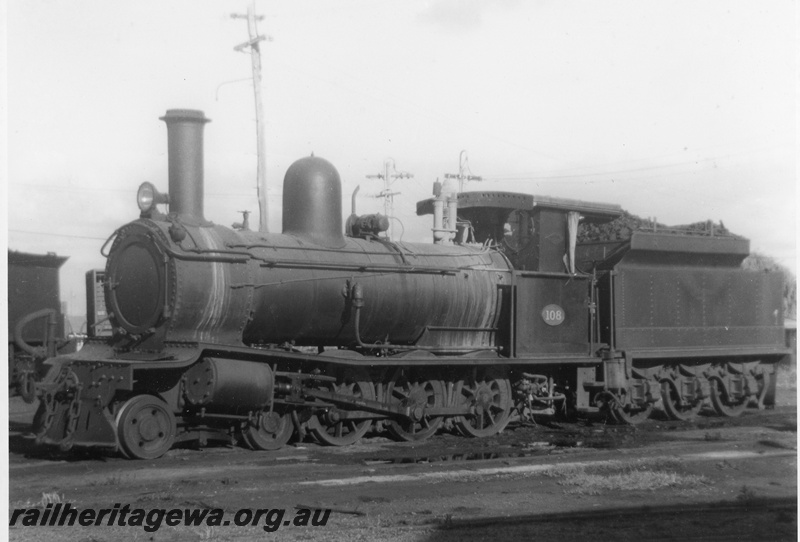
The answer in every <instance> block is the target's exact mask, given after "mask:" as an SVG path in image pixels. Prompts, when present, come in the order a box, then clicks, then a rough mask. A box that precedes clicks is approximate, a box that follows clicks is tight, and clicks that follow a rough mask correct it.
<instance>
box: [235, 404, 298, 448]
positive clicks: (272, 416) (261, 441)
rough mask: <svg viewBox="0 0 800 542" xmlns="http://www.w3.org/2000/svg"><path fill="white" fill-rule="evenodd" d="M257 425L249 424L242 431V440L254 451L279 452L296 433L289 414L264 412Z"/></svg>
mask: <svg viewBox="0 0 800 542" xmlns="http://www.w3.org/2000/svg"><path fill="white" fill-rule="evenodd" d="M256 423H257V425H253V424H252V423H250V422H248V424H247V426H246V427H245V428H244V429H242V439H243V440H244V442H245V444H247V446H248V447H249V448H250V449H252V450H278V449H280V448H282V447H283V446H284V445H285V444H286V443H287V442H289V439H290V438H292V433H294V424H293V423H292V418H291V416H289V414H281V413H278V412H268V411H264V412H261V413H260V414H259V415H258V419H257V421H256Z"/></svg>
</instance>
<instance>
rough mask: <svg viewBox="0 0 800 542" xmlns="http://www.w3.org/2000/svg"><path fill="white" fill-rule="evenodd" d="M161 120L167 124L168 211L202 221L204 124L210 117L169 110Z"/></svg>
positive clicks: (185, 217)
mask: <svg viewBox="0 0 800 542" xmlns="http://www.w3.org/2000/svg"><path fill="white" fill-rule="evenodd" d="M160 120H163V121H164V122H166V123H167V140H168V147H169V210H170V212H171V213H175V214H177V215H179V216H180V217H182V218H184V219H190V220H191V221H193V222H195V221H196V222H198V223H203V222H205V218H203V125H205V123H206V122H209V119H207V118H206V117H205V115H204V114H203V112H202V111H197V110H194V109H170V110H168V111H167V113H166V115H164V116H163V117H161V119H160Z"/></svg>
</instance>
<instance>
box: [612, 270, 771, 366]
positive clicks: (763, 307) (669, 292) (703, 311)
mask: <svg viewBox="0 0 800 542" xmlns="http://www.w3.org/2000/svg"><path fill="white" fill-rule="evenodd" d="M613 281H614V309H615V321H616V333H615V339H616V347H617V348H618V349H620V350H637V351H641V350H648V349H662V350H663V349H672V348H700V349H706V348H731V349H734V350H736V349H738V348H739V347H780V346H782V344H783V333H784V332H783V311H782V301H781V292H782V284H781V277H780V276H778V275H776V274H765V273H756V272H753V273H750V272H745V271H743V270H741V269H735V268H733V269H724V268H715V269H714V268H684V267H663V266H662V267H657V266H650V265H647V266H626V265H624V264H622V265H619V266H617V268H616V273H615V276H614V277H613Z"/></svg>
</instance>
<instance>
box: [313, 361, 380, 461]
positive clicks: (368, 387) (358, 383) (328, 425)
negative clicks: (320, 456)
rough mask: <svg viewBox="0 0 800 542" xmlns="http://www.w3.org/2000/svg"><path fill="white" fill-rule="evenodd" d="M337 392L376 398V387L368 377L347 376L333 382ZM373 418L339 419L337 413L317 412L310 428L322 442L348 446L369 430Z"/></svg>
mask: <svg viewBox="0 0 800 542" xmlns="http://www.w3.org/2000/svg"><path fill="white" fill-rule="evenodd" d="M331 389H332V390H333V391H335V392H336V393H341V394H344V395H352V396H355V397H361V398H363V399H370V400H372V399H375V389H374V388H373V386H372V383H371V382H370V381H369V380H368V379H367V378H366V377H363V376H362V377H357V378H347V379H345V380H344V382H337V383H335V384H333V383H331ZM371 424H372V420H337V419H336V416H335V413H334V415H330V413H323V414H317V415H315V416H313V417H312V418H311V419H310V420H308V429H309V431H310V432H311V433H312V434H313V435H314V437H316V439H317V440H318V441H319V442H320V443H321V444H327V445H328V446H347V445H349V444H353V443H354V442H355V441H357V440H358V439H360V438H361V437H363V436H364V435H365V434H366V432H367V431H369V428H370V425H371Z"/></svg>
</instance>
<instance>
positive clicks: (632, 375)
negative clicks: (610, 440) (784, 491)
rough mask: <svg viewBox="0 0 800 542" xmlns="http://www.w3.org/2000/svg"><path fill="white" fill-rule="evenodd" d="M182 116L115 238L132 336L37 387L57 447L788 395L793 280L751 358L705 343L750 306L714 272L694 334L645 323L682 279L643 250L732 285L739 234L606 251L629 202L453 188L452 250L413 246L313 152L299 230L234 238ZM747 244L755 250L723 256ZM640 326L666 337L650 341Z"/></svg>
mask: <svg viewBox="0 0 800 542" xmlns="http://www.w3.org/2000/svg"><path fill="white" fill-rule="evenodd" d="M162 120H164V121H165V122H166V125H167V136H168V137H167V139H168V149H169V153H168V157H169V191H168V194H162V193H160V192H159V191H158V190H157V189H156V188H155V186H154V185H153V184H151V183H144V184H143V185H142V186H141V187H140V189H139V192H138V195H137V201H138V205H139V210H140V213H139V218H138V219H136V220H134V221H132V222H130V223H128V224H125V225H123V226H122V227H120V228H119V229H117V230H116V231H115V232H114V233H113V234H112V236H111V237H110V238H109V240H108V242H107V243H106V244H105V245H104V247H103V253H104V254H105V255H106V256H107V265H106V270H105V275H104V280H105V283H104V286H105V301H106V304H107V314H108V317H109V321H110V323H111V326H112V333H113V334H112V336H111V337H110V338H103V339H90V340H89V341H88V342H87V344H86V345H85V346H84V347H83V349H82V350H81V351H80V352H78V353H75V354H72V355H66V356H58V357H55V358H53V359H52V360H50V362H49V363H50V365H51V366H52V370H51V371H50V372H49V373H48V376H47V378H46V379H45V381H43V382H42V383H41V384H39V385H37V387H36V392H37V394H38V396H39V398H40V399H41V403H40V408H39V412H38V413H37V416H36V424H35V432H36V434H37V441H38V442H39V443H41V444H44V445H58V446H61V447H62V448H63V449H69V448H71V447H74V446H84V447H102V448H106V449H110V450H117V451H120V452H121V453H123V454H124V455H125V456H127V457H130V458H155V457H159V456H161V455H163V454H164V453H165V452H167V451H168V450H169V449H170V448H171V447H172V446H173V445H175V444H176V443H179V442H186V441H199V442H201V443H203V442H206V441H208V440H211V439H215V440H222V441H226V442H229V443H243V444H245V445H247V446H249V447H251V448H253V449H259V450H271V449H277V448H280V447H281V446H283V445H284V444H286V443H287V442H288V441H289V439H291V438H292V437H293V436H294V437H295V438H300V439H302V438H306V437H313V438H314V439H316V440H317V441H318V442H320V443H323V444H328V445H347V444H350V443H353V442H355V441H356V440H358V439H359V438H360V437H362V436H363V435H365V434H366V433H367V432H368V431H370V430H375V431H383V430H385V431H388V432H389V433H390V434H391V435H392V436H393V437H395V438H397V439H400V440H421V439H425V438H428V437H430V436H431V435H433V434H434V433H436V432H437V431H438V430H440V429H446V430H454V431H458V432H459V433H460V434H462V435H464V436H465V437H485V436H489V435H493V434H495V433H497V432H498V431H501V430H503V429H504V428H505V427H506V425H507V424H508V423H509V421H510V420H512V419H515V418H522V419H526V418H527V419H533V418H535V417H542V416H558V415H569V414H570V413H581V412H582V413H584V414H586V415H601V414H602V415H609V416H611V417H612V418H613V419H614V420H616V421H619V422H621V423H638V422H640V421H642V420H643V419H645V418H646V416H647V415H649V413H650V411H651V410H652V408H653V406H654V405H656V404H658V403H659V402H663V403H664V404H665V405H667V404H669V405H671V407H673V408H671V409H670V408H667V407H666V406H665V408H666V409H667V412H669V413H670V414H671V415H673V416H674V417H683V418H685V417H687V416H690V415H693V413H695V407H696V405H697V404H698V403H699V404H700V405H701V406H702V405H703V404H707V405H709V406H710V407H713V408H716V410H717V411H718V412H719V413H720V414H722V415H729V416H733V415H738V414H739V413H740V412H741V409H742V408H743V406H742V405H744V406H746V405H747V404H749V403H751V402H752V403H761V404H768V403H769V402H770V401H771V400H772V398H773V396H774V394H771V393H770V391H769V390H770V386H771V382H772V380H771V379H770V375H771V374H772V366H773V364H774V362H776V361H778V360H779V359H780V358H781V357H782V356H783V355H784V354H785V351H784V349H782V348H781V346H780V344H773V342H772V338H773V330H772V328H773V327H774V328H777V327H779V325H780V323H781V322H780V321H779V318H777V319H776V320H774V325H773V321H772V320H770V321H769V322H767V321H766V320H765V317H764V315H765V314H768V313H769V314H771V312H770V311H771V310H773V309H772V306H773V304H774V303H775V302H776V301H777V305H776V308H779V307H780V299H779V297H776V296H775V295H772V294H773V293H774V292H773V289H774V288H776V287H779V286H780V285H779V284H775V283H773V282H770V281H768V282H767V283H765V284H764V288H765V289H766V290H768V291H766V290H765V291H764V292H762V293H763V294H764V295H763V296H762V297H761V298H760V299H763V303H764V306H763V307H762V308H761V309H759V311H758V313H757V314H755V315H753V316H751V317H746V318H742V319H740V320H736V322H735V324H736V325H737V326H738V327H739V328H740V331H742V330H750V329H754V328H764V329H763V330H762V331H759V332H756V333H755V334H756V335H757V338H755V339H753V341H752V344H751V343H748V344H741V343H736V345H735V346H736V348H726V344H727V345H728V346H730V345H731V343H730V341H729V343H725V344H722V345H716V346H717V348H712V349H707V348H706V347H707V346H708V345H709V344H711V342H713V341H725V340H726V339H727V338H729V337H731V335H726V334H724V333H722V332H719V331H718V330H717V328H719V326H720V325H722V324H720V323H719V322H720V321H721V320H720V321H718V320H715V319H708V320H704V319H703V318H706V316H705V315H707V314H710V313H712V312H714V311H718V310H720V309H719V307H720V306H721V305H720V304H721V303H723V299H728V300H730V299H734V298H735V297H736V296H735V294H731V295H729V296H727V297H725V296H722V297H721V298H720V297H719V296H715V295H714V294H713V293H712V292H711V291H709V292H708V293H707V295H706V293H705V292H706V290H705V288H706V285H707V284H709V282H708V281H705V282H704V279H702V278H700V279H697V280H695V279H688V278H687V279H685V280H684V279H680V281H678V282H681V281H683V282H685V283H686V284H688V283H689V282H691V281H692V280H694V282H692V284H695V290H694V294H692V292H689V293H688V294H687V295H688V296H689V297H691V296H692V295H696V294H697V293H698V292H700V293H703V296H705V297H703V296H701V298H702V299H704V300H705V301H702V302H701V303H700V305H699V306H700V309H698V308H697V307H696V306H694V305H693V306H691V307H690V308H687V309H686V310H685V311H684V310H683V309H681V310H679V311H673V312H670V313H668V314H671V315H672V316H664V318H667V319H668V318H674V317H675V315H683V314H686V315H690V316H691V317H692V318H693V319H691V320H687V323H686V325H684V324H685V323H684V322H677V323H675V322H673V323H671V324H670V323H667V324H665V325H662V324H663V322H664V321H663V320H653V319H652V316H650V318H651V320H650V321H648V322H649V323H643V324H636V323H635V322H633V323H631V322H632V321H631V320H629V319H626V318H629V317H630V316H631V315H634V316H635V317H636V318H637V319H638V318H641V317H643V316H642V315H641V314H639V313H638V312H635V311H634V312H631V309H630V308H629V307H628V305H626V303H625V302H626V301H630V300H631V297H630V296H631V295H640V294H637V293H635V292H638V290H636V289H637V288H639V289H641V288H644V289H645V290H647V288H656V289H658V288H660V287H661V286H660V283H661V277H659V276H656V279H657V280H655V281H654V280H653V279H652V278H648V276H647V275H642V274H636V273H635V272H634V271H633V270H630V272H629V270H628V267H631V268H633V267H635V265H634V264H635V262H636V261H637V258H638V257H639V256H641V255H642V254H644V253H649V252H653V253H656V254H661V255H662V256H661V257H666V256H664V254H667V253H669V258H672V256H674V255H675V254H681V255H682V256H681V258H682V260H680V262H678V260H674V261H673V263H671V264H670V266H669V269H670V273H671V274H675V275H678V276H683V275H684V274H686V276H691V277H695V276H701V275H702V276H706V277H707V278H708V279H709V280H710V282H711V283H714V284H716V283H717V282H718V281H720V280H723V279H720V278H719V277H721V276H722V275H725V276H727V274H731V275H732V276H733V275H736V273H737V272H738V271H740V270H737V269H736V268H735V262H734V260H735V259H736V258H737V257H738V252H736V251H737V250H738V251H741V250H743V246H744V245H741V243H739V242H738V241H736V242H733V241H729V240H722V239H717V238H713V239H705V240H703V243H701V244H702V247H701V248H700V249H697V250H689V251H687V250H673V251H671V252H670V251H668V250H667V251H664V250H661V248H660V247H661V245H659V244H658V243H656V245H658V246H656V245H652V244H651V249H652V250H649V249H643V250H642V249H641V247H639V245H638V240H639V237H638V236H637V237H635V238H634V239H632V240H631V242H630V243H628V244H627V245H625V246H619V247H616V248H614V249H613V250H612V249H608V247H605V248H602V249H601V248H598V247H596V246H595V247H587V246H584V245H579V244H578V243H577V233H578V231H579V229H580V227H581V225H582V224H589V223H592V224H602V223H605V222H608V221H610V220H613V219H614V218H615V217H617V216H619V215H620V213H621V209H620V208H619V206H617V205H610V204H602V203H591V202H584V201H580V200H571V199H561V198H548V197H542V196H532V195H526V194H516V193H504V192H479V193H462V194H446V193H441V191H437V193H435V195H434V197H433V198H430V199H428V200H425V201H422V202H419V204H418V205H417V212H418V214H420V215H426V214H430V215H432V216H433V227H432V233H433V239H434V242H433V243H405V242H394V241H391V240H389V239H388V238H386V237H385V236H384V235H382V233H383V232H384V231H385V230H386V226H387V220H386V217H382V216H380V215H365V216H358V215H357V214H356V213H355V211H354V212H353V213H351V215H350V216H349V217H348V218H347V220H346V221H345V220H344V216H343V213H342V194H341V181H340V179H339V174H338V172H337V171H336V169H335V167H334V166H333V165H332V164H331V163H330V162H328V161H326V160H323V159H321V158H318V157H314V156H313V155H312V156H310V157H306V158H302V159H300V160H298V161H297V162H295V163H294V164H292V165H291V166H290V167H289V169H288V170H287V172H286V175H285V178H284V190H283V230H282V232H281V233H265V232H258V231H251V230H249V229H248V228H247V226H246V224H239V225H237V226H236V227H234V228H227V227H223V226H220V225H216V224H214V223H212V222H210V221H208V220H207V219H206V218H205V216H204V212H203V149H202V136H203V130H204V125H205V124H206V123H207V122H208V119H206V118H205V116H204V114H203V113H202V112H200V111H194V110H169V111H168V112H167V114H166V115H165V116H164V117H162ZM669 239H673V242H674V243H675V245H676V246H682V244H684V243H686V240H685V239H683V237H680V236H677V237H676V236H670V237H669ZM690 242H691V241H690ZM731 242H733V244H734V245H735V247H738V248H735V250H734V252H736V255H734V256H732V257H728V256H719V258H716V259H715V258H714V257H711V256H708V254H712V255H713V254H716V253H718V252H725V251H726V250H727V249H719V247H723V246H726V245H727V244H730V243H731ZM720 243H722V244H720ZM611 248H613V247H611ZM606 249H608V250H606ZM648 250H649V252H648ZM640 253H641V254H640ZM655 258H656V260H658V258H659V256H655ZM645 259H646V258H645ZM711 260H714V261H713V262H712V261H711ZM717 260H719V261H717ZM676 262H677V263H676ZM692 262H694V263H692ZM692 266H696V269H692ZM656 267H658V265H656ZM626 273H629V276H630V280H629V281H628V282H626V281H625V279H624V277H623V279H620V278H619V277H620V276H621V275H625V274H626ZM625 276H627V275H625ZM736 277H739V275H736ZM725 280H727V279H725ZM738 280H739V279H737V278H734V279H732V281H733V283H734V284H733V286H732V288H733V289H734V290H735V289H736V288H739V287H740V286H741V284H742V283H741V282H737V281H738ZM747 280H750V279H747ZM620 281H621V282H620ZM683 282H681V283H683ZM620 284H623V286H620ZM737 285H739V286H737ZM659 291H661V290H659ZM629 292H634V293H633V294H631V293H629ZM666 295H667V294H663V295H661V294H659V295H657V296H656V297H657V298H658V299H663V298H664V296H666ZM620 300H621V301H622V304H620ZM634 301H637V300H634ZM637 302H638V301H637ZM729 302H730V301H729ZM615 303H616V304H615ZM655 308H656V309H657V310H659V311H661V309H662V307H661V305H657V306H655ZM697 310H700V312H701V316H702V317H701V318H700V319H699V320H698V319H697V315H696V312H697ZM743 310H745V311H750V310H752V307H743ZM620 311H622V312H620ZM659 314H661V313H659ZM656 324H658V325H656ZM637 326H640V327H641V326H644V327H646V328H648V329H649V328H652V329H649V331H650V332H651V335H649V336H648V338H647V339H646V340H648V341H650V342H647V343H646V347H645V342H642V341H645V339H642V338H641V337H640V336H639V335H636V333H637ZM670 326H674V327H679V328H681V329H682V328H683V327H686V326H689V327H692V326H694V327H699V328H701V329H702V328H704V327H709V326H710V327H709V329H708V330H707V332H705V331H700V332H699V337H700V338H694V339H692V340H689V341H688V342H685V343H681V344H682V345H683V346H684V347H685V348H684V349H683V350H681V352H680V353H676V351H675V350H674V348H673V347H674V346H675V341H676V339H675V337H682V336H683V335H681V333H682V331H675V332H674V333H673V334H672V335H670V334H669V333H661V334H660V333H658V332H657V331H658V330H657V328H659V327H670ZM712 328H713V329H712ZM767 328H768V329H767ZM689 335H691V333H689ZM692 337H694V335H692ZM659 341H661V342H659ZM692 341H694V342H692ZM662 347H663V348H662ZM740 347H741V348H740ZM676 390H677V391H676ZM688 403H690V404H691V406H687V404H688Z"/></svg>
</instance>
